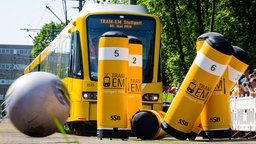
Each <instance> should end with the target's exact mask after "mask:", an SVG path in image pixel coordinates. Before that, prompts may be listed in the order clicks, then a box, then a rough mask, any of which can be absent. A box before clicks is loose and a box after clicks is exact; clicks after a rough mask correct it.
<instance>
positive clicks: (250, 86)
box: [246, 76, 256, 98]
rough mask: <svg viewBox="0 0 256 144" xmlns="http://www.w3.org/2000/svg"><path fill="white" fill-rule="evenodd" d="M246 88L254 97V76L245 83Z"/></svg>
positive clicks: (255, 78) (255, 92) (255, 81)
mask: <svg viewBox="0 0 256 144" xmlns="http://www.w3.org/2000/svg"><path fill="white" fill-rule="evenodd" d="M246 89H247V90H248V91H249V92H250V95H251V96H252V97H254V98H256V77H255V76H254V77H252V78H251V79H250V81H249V82H248V83H246Z"/></svg>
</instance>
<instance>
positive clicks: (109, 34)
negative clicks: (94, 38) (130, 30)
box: [101, 31, 127, 38]
mask: <svg viewBox="0 0 256 144" xmlns="http://www.w3.org/2000/svg"><path fill="white" fill-rule="evenodd" d="M101 37H124V38H127V35H126V34H124V33H123V32H120V31H108V32H105V33H104V34H102V35H101Z"/></svg>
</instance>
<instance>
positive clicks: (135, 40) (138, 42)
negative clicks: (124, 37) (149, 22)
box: [128, 36, 142, 44]
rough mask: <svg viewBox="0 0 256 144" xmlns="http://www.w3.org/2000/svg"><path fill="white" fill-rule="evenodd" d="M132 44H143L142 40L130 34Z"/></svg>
mask: <svg viewBox="0 0 256 144" xmlns="http://www.w3.org/2000/svg"><path fill="white" fill-rule="evenodd" d="M128 39H129V43H130V44H142V42H141V40H140V39H138V38H137V37H135V36H128Z"/></svg>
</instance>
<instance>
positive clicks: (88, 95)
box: [82, 92, 97, 100]
mask: <svg viewBox="0 0 256 144" xmlns="http://www.w3.org/2000/svg"><path fill="white" fill-rule="evenodd" d="M82 96H83V98H84V99H87V100H88V99H89V100H97V93H96V92H83V94H82Z"/></svg>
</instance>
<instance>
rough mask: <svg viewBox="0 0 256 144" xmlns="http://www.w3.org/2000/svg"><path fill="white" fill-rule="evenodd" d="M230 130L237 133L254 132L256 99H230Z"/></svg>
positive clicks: (248, 97) (255, 127) (255, 129)
mask: <svg viewBox="0 0 256 144" xmlns="http://www.w3.org/2000/svg"><path fill="white" fill-rule="evenodd" d="M230 109H231V118H232V129H233V130H237V131H256V99H255V98H253V97H251V96H247V97H230Z"/></svg>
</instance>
